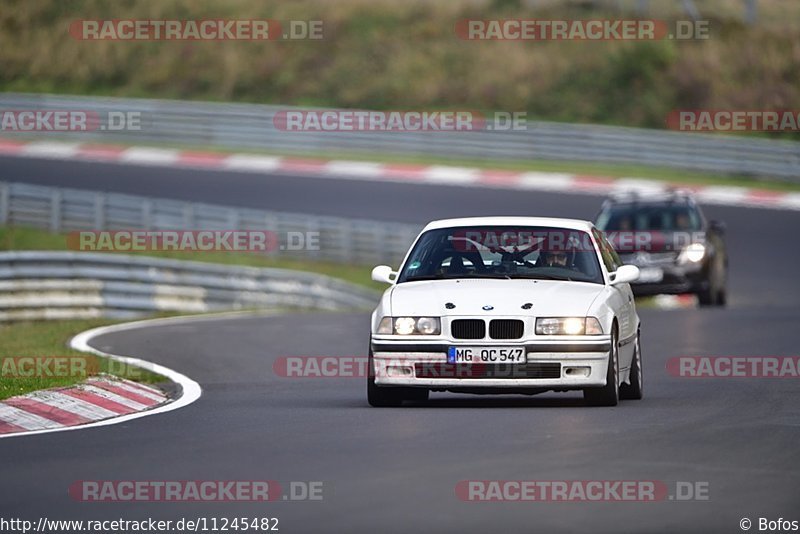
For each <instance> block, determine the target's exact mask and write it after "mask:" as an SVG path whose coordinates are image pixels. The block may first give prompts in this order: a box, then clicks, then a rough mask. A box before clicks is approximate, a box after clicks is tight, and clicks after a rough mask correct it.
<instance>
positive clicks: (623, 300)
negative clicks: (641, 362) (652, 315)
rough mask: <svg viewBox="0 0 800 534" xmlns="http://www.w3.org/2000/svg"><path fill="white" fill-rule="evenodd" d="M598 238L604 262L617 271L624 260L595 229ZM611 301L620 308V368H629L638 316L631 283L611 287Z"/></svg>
mask: <svg viewBox="0 0 800 534" xmlns="http://www.w3.org/2000/svg"><path fill="white" fill-rule="evenodd" d="M595 232H596V235H595V237H596V239H597V240H598V243H599V245H600V253H601V255H602V257H603V263H604V264H605V266H606V269H607V270H608V272H609V274H611V273H614V272H616V270H617V269H618V268H619V267H621V266H622V260H621V259H620V258H619V255H617V252H616V251H615V250H614V247H613V246H611V244H610V243H609V242H608V240H607V239H606V238H605V236H604V235H603V234H602V233H600V232H599V231H597V230H595ZM611 291H612V296H611V302H612V303H613V305H614V308H615V309H618V310H619V313H618V315H617V321H618V323H619V340H618V341H619V344H620V346H619V367H620V370H621V371H622V370H625V369H628V368H629V367H630V365H631V362H632V361H633V353H634V348H635V343H634V342H635V336H636V329H637V323H638V318H637V315H636V306H635V304H634V301H633V290H632V289H631V285H630V284H617V285H615V286H612V287H611Z"/></svg>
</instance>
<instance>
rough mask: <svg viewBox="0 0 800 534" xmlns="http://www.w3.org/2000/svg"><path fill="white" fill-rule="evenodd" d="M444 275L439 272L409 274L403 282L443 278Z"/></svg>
mask: <svg viewBox="0 0 800 534" xmlns="http://www.w3.org/2000/svg"><path fill="white" fill-rule="evenodd" d="M445 278H446V277H444V276H442V275H440V274H420V275H417V276H409V277H407V278H406V279H405V280H403V282H416V281H417V280H444V279H445Z"/></svg>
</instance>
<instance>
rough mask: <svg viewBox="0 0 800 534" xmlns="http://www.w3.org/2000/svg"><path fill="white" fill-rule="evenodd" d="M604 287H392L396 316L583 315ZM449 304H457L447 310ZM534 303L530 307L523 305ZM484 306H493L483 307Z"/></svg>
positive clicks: (512, 283)
mask: <svg viewBox="0 0 800 534" xmlns="http://www.w3.org/2000/svg"><path fill="white" fill-rule="evenodd" d="M604 287H605V286H603V285H601V284H591V283H586V282H561V281H555V280H493V279H457V280H434V281H419V282H405V283H402V284H397V285H396V286H395V287H394V288H393V289H392V295H391V314H392V315H394V316H407V315H410V316H422V315H432V316H463V315H485V314H489V315H536V316H540V317H541V316H584V315H586V313H587V311H588V310H589V306H591V304H592V302H593V301H594V300H595V298H597V295H598V294H599V293H600V292H601V291H602V290H603V288H604ZM447 303H451V304H453V305H455V307H454V308H452V309H448V308H447V307H446V304H447ZM526 303H531V304H532V307H531V308H530V309H529V310H524V309H523V308H522V306H523V305H524V304H526ZM484 306H492V309H491V310H484V309H483V307H484Z"/></svg>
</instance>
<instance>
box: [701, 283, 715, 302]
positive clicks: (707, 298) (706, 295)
mask: <svg viewBox="0 0 800 534" xmlns="http://www.w3.org/2000/svg"><path fill="white" fill-rule="evenodd" d="M714 300H715V299H714V292H713V291H712V289H711V288H710V287H709V288H708V289H704V290H703V291H701V292H699V293H698V294H697V301H698V302H699V303H700V306H712V305H713V304H714Z"/></svg>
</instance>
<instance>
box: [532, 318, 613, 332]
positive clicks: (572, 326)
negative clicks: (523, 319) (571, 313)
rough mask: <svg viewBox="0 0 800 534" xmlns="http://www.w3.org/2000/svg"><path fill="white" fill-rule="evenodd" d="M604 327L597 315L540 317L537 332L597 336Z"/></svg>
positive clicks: (537, 322) (537, 320)
mask: <svg viewBox="0 0 800 534" xmlns="http://www.w3.org/2000/svg"><path fill="white" fill-rule="evenodd" d="M602 333H603V327H602V326H600V321H598V320H597V318H596V317H539V318H538V319H536V334H537V335H540V336H584V335H586V336H597V335H600V334H602Z"/></svg>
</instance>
